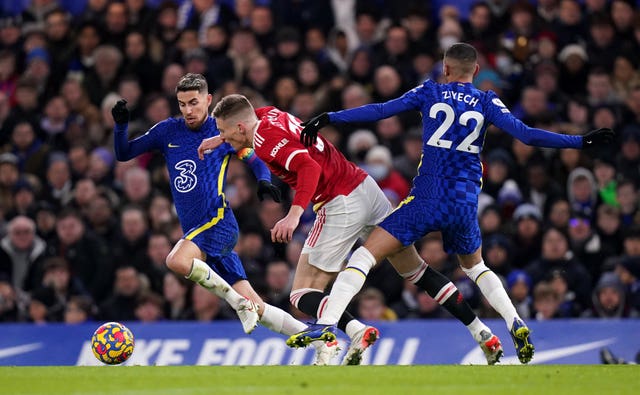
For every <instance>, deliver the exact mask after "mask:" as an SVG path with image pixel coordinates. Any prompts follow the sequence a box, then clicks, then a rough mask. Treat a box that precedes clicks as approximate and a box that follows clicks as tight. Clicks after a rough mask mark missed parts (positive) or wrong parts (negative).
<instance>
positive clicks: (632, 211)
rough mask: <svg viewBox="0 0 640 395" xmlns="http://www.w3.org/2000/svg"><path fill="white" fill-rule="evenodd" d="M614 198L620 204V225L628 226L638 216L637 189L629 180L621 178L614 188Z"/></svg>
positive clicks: (631, 224)
mask: <svg viewBox="0 0 640 395" xmlns="http://www.w3.org/2000/svg"><path fill="white" fill-rule="evenodd" d="M616 198H617V200H618V204H619V205H620V219H621V220H622V227H623V228H628V227H630V226H633V225H634V224H636V223H637V217H638V189H637V187H636V185H635V183H634V182H633V181H631V180H628V179H627V180H622V181H620V182H619V183H618V186H617V188H616Z"/></svg>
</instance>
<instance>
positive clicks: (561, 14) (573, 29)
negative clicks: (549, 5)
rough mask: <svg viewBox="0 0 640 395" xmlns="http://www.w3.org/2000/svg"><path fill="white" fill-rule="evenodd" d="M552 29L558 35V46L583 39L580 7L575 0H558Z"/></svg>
mask: <svg viewBox="0 0 640 395" xmlns="http://www.w3.org/2000/svg"><path fill="white" fill-rule="evenodd" d="M552 29H553V30H554V32H555V33H556V34H557V35H558V46H559V47H560V48H562V47H564V46H566V45H567V44H572V43H577V42H580V41H582V40H584V37H586V29H585V25H584V19H583V17H582V9H581V7H580V3H579V2H578V1H577V0H560V9H559V11H558V19H556V20H555V21H554V23H553V24H552Z"/></svg>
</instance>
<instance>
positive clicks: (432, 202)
mask: <svg viewBox="0 0 640 395" xmlns="http://www.w3.org/2000/svg"><path fill="white" fill-rule="evenodd" d="M477 58H478V57H477V52H476V50H475V48H474V47H473V46H471V45H469V44H464V43H457V44H454V45H453V46H452V47H450V48H449V50H447V52H446V53H445V56H444V60H443V72H444V76H445V78H446V81H447V83H445V84H438V83H436V82H434V81H431V80H427V81H425V82H424V83H423V84H422V85H420V86H418V87H416V88H414V89H412V90H410V91H409V92H406V93H405V94H404V95H402V96H401V97H399V98H397V99H393V100H390V101H388V102H385V103H376V104H368V105H364V106H361V107H357V108H353V109H349V110H343V111H338V112H331V113H323V114H320V115H318V116H317V117H315V118H313V119H311V120H310V121H308V122H306V123H305V124H304V125H305V126H306V127H305V128H304V129H303V130H302V132H301V137H300V138H301V141H302V142H303V143H304V144H305V145H307V146H309V145H310V144H313V143H315V141H316V138H317V133H318V130H319V129H320V128H322V127H324V126H326V125H328V124H330V123H341V122H363V121H377V120H380V119H383V118H388V117H390V116H392V115H395V114H398V113H400V112H403V111H408V110H418V111H420V112H421V113H422V124H423V145H422V160H421V162H420V164H419V166H418V175H417V176H416V177H415V178H414V179H413V188H412V189H411V192H410V194H409V196H408V197H407V198H406V199H405V200H403V201H402V202H401V203H400V205H398V207H397V208H396V209H395V210H394V211H393V212H392V213H391V214H390V215H389V216H388V217H387V218H386V219H384V220H383V221H382V222H381V223H380V224H379V225H378V226H377V227H376V229H375V230H374V231H373V233H371V235H370V236H369V238H368V239H367V241H366V242H365V244H364V246H362V247H360V248H359V249H357V250H356V251H355V252H354V253H353V255H352V256H351V259H350V260H349V262H348V263H347V268H353V269H354V270H344V271H342V272H341V273H340V276H344V277H345V278H344V279H343V280H344V281H342V284H349V287H348V289H347V287H342V288H340V289H336V287H335V286H334V288H332V290H331V295H330V298H329V301H328V303H327V305H326V307H325V312H324V313H323V315H322V317H321V318H320V319H319V320H318V324H323V325H334V324H335V323H336V322H337V321H338V318H339V317H340V314H342V311H344V309H345V308H346V306H347V304H348V303H349V301H350V300H351V297H353V296H355V294H356V293H357V292H358V291H359V290H360V288H361V287H362V285H363V283H364V280H365V276H366V274H367V273H368V272H369V270H370V269H371V268H372V267H374V266H375V265H376V264H377V263H378V262H380V261H381V260H382V259H384V258H385V257H387V256H389V255H391V254H393V253H395V252H397V251H399V250H400V249H402V248H404V247H405V246H407V245H410V244H412V243H414V242H415V241H417V240H419V239H420V238H422V237H423V236H424V235H426V234H427V233H429V232H434V231H440V232H442V237H443V241H444V247H445V249H446V250H447V252H449V253H455V254H457V256H458V260H459V262H460V265H461V266H462V270H463V271H464V272H465V273H466V274H467V276H469V277H470V278H471V279H472V280H473V281H475V282H476V284H477V285H478V287H479V288H480V290H481V291H482V294H483V295H484V297H485V298H487V300H488V301H489V303H490V304H491V306H492V307H493V308H494V309H495V310H496V311H497V312H498V313H499V314H500V315H501V316H502V317H503V318H504V319H505V321H506V323H507V326H508V328H509V330H510V333H511V337H512V339H513V342H514V345H515V347H516V352H517V355H518V358H519V359H520V362H522V363H528V362H529V361H530V360H531V358H532V357H533V352H534V347H533V344H532V342H531V338H530V336H529V333H530V331H529V328H527V326H526V325H525V323H524V322H523V321H522V319H521V318H520V317H519V316H518V313H517V312H516V309H515V308H514V306H513V304H512V303H511V300H510V299H509V296H508V295H507V293H506V291H505V289H504V287H503V285H502V282H501V281H500V279H499V278H498V276H497V275H496V274H495V273H494V272H493V271H491V270H490V269H489V268H488V267H487V266H486V265H485V264H484V262H483V260H482V254H481V234H480V228H479V226H478V220H477V210H478V195H479V193H480V189H481V186H482V180H481V179H482V165H481V163H480V151H481V150H482V144H483V142H484V135H485V131H486V129H487V126H488V125H489V124H494V125H495V126H497V127H498V128H500V129H502V130H504V131H506V132H507V133H509V134H510V135H512V136H514V137H515V138H517V139H519V140H521V141H523V142H524V143H526V144H530V145H535V146H542V147H550V148H585V147H590V146H599V145H601V144H607V143H610V142H611V141H613V137H614V135H613V131H611V130H610V129H598V130H594V131H591V132H588V133H587V134H585V135H584V136H569V135H562V134H557V133H552V132H548V131H545V130H541V129H535V128H531V127H529V126H527V125H525V124H524V123H522V122H521V121H520V120H518V119H517V118H515V117H514V116H513V115H512V114H511V113H510V112H509V110H508V109H507V107H506V106H505V105H504V104H503V103H502V101H500V99H499V98H498V96H496V94H495V93H494V92H492V91H489V92H483V91H480V90H478V89H476V88H475V87H474V86H473V84H472V80H473V77H474V76H475V75H476V74H477V72H478V70H479V66H478V62H477ZM363 274H364V275H363ZM347 277H348V278H347ZM338 279H340V278H338ZM302 335H304V336H310V334H309V333H308V332H303V333H302V334H301V336H302Z"/></svg>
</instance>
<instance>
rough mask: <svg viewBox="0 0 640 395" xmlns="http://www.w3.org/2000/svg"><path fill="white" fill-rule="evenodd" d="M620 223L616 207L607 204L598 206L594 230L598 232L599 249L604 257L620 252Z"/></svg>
mask: <svg viewBox="0 0 640 395" xmlns="http://www.w3.org/2000/svg"><path fill="white" fill-rule="evenodd" d="M621 224H622V222H621V221H620V209H619V208H618V207H616V206H613V205H609V204H601V205H600V206H598V210H597V213H596V226H595V230H596V232H598V236H599V238H600V250H601V253H602V256H603V258H605V259H606V257H611V256H618V255H620V254H621V253H622V227H621Z"/></svg>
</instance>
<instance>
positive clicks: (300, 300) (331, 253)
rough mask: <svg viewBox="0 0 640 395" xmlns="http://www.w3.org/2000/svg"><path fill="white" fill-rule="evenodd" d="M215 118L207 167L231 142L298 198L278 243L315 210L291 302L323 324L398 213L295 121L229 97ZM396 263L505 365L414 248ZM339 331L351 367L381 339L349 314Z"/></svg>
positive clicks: (307, 337) (204, 146) (294, 342)
mask: <svg viewBox="0 0 640 395" xmlns="http://www.w3.org/2000/svg"><path fill="white" fill-rule="evenodd" d="M213 116H214V117H215V119H216V122H217V126H218V129H219V131H220V136H216V137H213V138H209V139H205V140H203V142H202V143H201V144H200V147H199V148H198V155H199V157H200V158H201V159H202V158H204V154H205V153H207V152H209V150H213V149H215V148H216V147H217V146H219V145H221V144H222V143H223V142H227V143H229V144H230V145H231V146H232V147H233V148H234V149H235V150H237V151H240V150H242V149H243V148H253V149H254V151H255V153H256V155H257V156H258V157H259V158H260V159H262V161H263V162H265V163H266V164H267V166H268V167H269V169H270V170H271V172H272V173H274V174H275V175H277V176H279V177H280V178H281V179H282V180H283V181H284V182H286V183H287V184H289V185H290V186H291V188H292V189H293V190H295V196H294V198H293V202H292V204H291V208H290V209H289V212H288V214H287V215H286V216H285V217H284V218H283V219H281V220H280V221H278V223H277V224H276V225H275V226H274V228H273V229H271V239H272V241H273V242H280V243H286V242H289V241H291V238H292V236H293V232H294V231H295V229H296V228H297V226H298V224H299V221H300V217H301V215H302V213H303V212H304V210H305V207H307V205H308V204H309V203H312V204H313V205H314V210H315V211H316V214H317V215H316V220H315V223H314V226H313V228H312V229H311V231H310V232H309V235H308V236H307V239H306V241H305V244H304V247H303V249H302V253H301V255H300V258H299V261H298V266H297V269H296V274H295V278H294V280H293V286H292V291H291V295H290V298H291V303H292V304H293V305H294V306H296V307H297V308H298V309H300V310H301V311H303V312H305V313H306V314H309V315H312V316H314V317H316V318H318V317H320V316H321V315H322V312H323V308H324V307H325V305H326V303H327V300H328V294H327V293H325V289H326V287H327V285H328V284H329V283H330V282H331V281H332V280H334V279H335V283H334V285H333V289H332V293H334V294H337V295H338V296H340V295H341V293H344V294H345V295H349V294H350V293H351V292H352V291H353V290H352V289H351V288H352V286H351V284H350V283H351V282H352V281H351V280H350V276H365V277H366V275H365V273H366V272H368V270H366V271H365V270H361V269H359V268H358V267H349V268H348V269H346V270H343V268H344V262H345V259H346V258H347V255H348V254H349V252H350V251H351V249H352V247H353V245H354V244H355V242H356V240H357V239H358V238H359V237H364V238H366V237H367V236H368V234H369V233H370V232H371V230H372V229H373V228H374V227H375V225H376V224H378V223H380V222H381V221H382V220H383V219H384V218H385V217H386V216H387V215H388V214H389V213H390V212H391V204H390V202H389V201H388V200H387V198H386V197H385V195H384V193H383V192H382V190H380V188H379V187H378V185H377V184H376V182H375V181H374V180H373V179H372V178H371V177H369V176H368V175H367V173H366V172H364V171H363V170H362V169H360V168H358V167H357V166H356V165H355V164H353V163H352V162H350V161H348V160H347V159H346V158H345V157H344V156H343V155H342V154H341V153H340V152H339V151H338V150H337V149H336V148H335V147H334V146H333V145H332V144H331V143H329V142H328V141H327V140H325V139H324V138H322V137H321V136H320V137H319V138H318V140H317V142H316V143H315V144H314V145H312V146H311V147H309V148H307V147H305V146H304V145H303V144H302V143H300V131H301V130H302V127H301V125H300V121H299V120H298V119H297V118H295V117H294V116H293V115H291V114H289V113H286V112H284V111H281V110H278V109H277V108H275V107H262V108H258V109H256V110H254V108H253V106H252V105H251V104H250V103H249V101H248V100H247V98H246V97H244V96H242V95H229V96H226V97H224V98H222V99H221V100H220V102H218V104H217V105H216V107H215V109H214V110H213ZM389 261H390V262H391V263H392V265H393V266H394V268H395V269H396V270H397V271H398V273H399V274H400V275H401V276H402V277H404V278H406V279H408V280H409V281H412V282H414V283H415V284H416V285H417V286H418V287H420V288H422V289H424V290H425V291H427V293H429V295H431V296H432V297H433V298H434V299H436V300H437V301H438V302H439V303H440V304H441V305H442V306H444V307H445V308H446V309H447V310H448V311H449V312H450V313H451V314H452V315H453V316H455V317H456V318H458V319H459V320H460V321H461V322H462V323H464V324H465V325H466V326H467V328H468V329H469V331H470V332H471V334H472V335H473V337H474V339H475V340H476V341H477V342H478V343H479V344H480V346H481V348H482V349H483V351H484V352H485V355H486V357H487V361H488V363H490V364H493V363H495V362H497V361H498V359H499V358H500V356H501V355H502V347H501V345H500V341H499V339H498V338H497V336H495V335H493V334H492V333H491V330H490V329H489V328H488V327H487V326H486V325H484V324H483V323H482V322H481V321H480V320H479V319H478V318H477V317H476V315H475V314H474V313H473V311H472V310H471V308H470V307H469V305H468V304H467V303H466V302H465V301H464V299H463V298H462V295H460V293H459V292H458V290H457V289H456V287H455V285H453V283H451V282H450V281H449V280H448V279H447V278H446V277H445V276H443V275H442V274H440V273H438V272H437V271H435V270H433V269H431V268H430V267H429V266H428V265H427V264H426V263H425V262H424V261H423V260H422V259H421V258H420V256H419V255H418V253H417V251H416V250H415V248H414V247H413V245H411V246H408V247H407V248H404V249H402V250H400V251H399V252H398V253H396V254H394V255H393V256H391V257H389ZM336 274H337V277H336ZM336 291H337V292H336ZM349 298H350V297H349ZM337 327H338V328H340V329H342V330H343V331H344V332H345V333H346V334H347V335H348V336H349V337H350V339H351V344H350V346H349V350H348V351H347V353H346V355H345V358H344V360H343V364H348V365H357V364H359V363H360V362H361V360H362V353H363V352H364V350H365V349H367V348H368V347H369V346H370V345H372V344H373V343H374V342H375V341H376V340H377V339H378V336H379V333H378V330H377V329H376V328H374V327H372V326H367V325H365V324H363V323H361V322H359V321H358V320H356V319H354V318H353V316H351V314H349V313H348V312H345V313H344V314H343V315H342V316H341V317H340V320H339V321H338V324H337ZM335 330H336V327H335V326H329V327H327V326H318V325H311V326H310V327H309V328H307V330H305V331H303V332H301V333H300V334H298V335H294V336H292V337H290V338H289V340H288V341H287V344H288V345H290V346H292V347H299V346H306V345H307V344H309V343H310V342H311V341H315V340H323V341H327V342H328V343H335V339H336V336H335Z"/></svg>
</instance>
